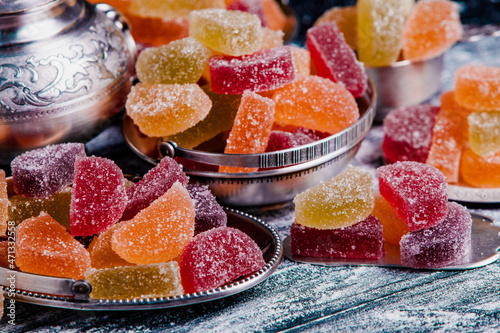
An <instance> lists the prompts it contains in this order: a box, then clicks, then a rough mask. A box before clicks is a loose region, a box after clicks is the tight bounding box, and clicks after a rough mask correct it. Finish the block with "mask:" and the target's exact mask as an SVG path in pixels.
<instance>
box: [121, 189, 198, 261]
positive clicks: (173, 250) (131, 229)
mask: <svg viewBox="0 0 500 333" xmlns="http://www.w3.org/2000/svg"><path fill="white" fill-rule="evenodd" d="M194 221H195V208H194V204H193V201H192V200H191V198H190V197H189V193H188V191H187V190H186V188H184V187H183V186H182V185H181V183H179V182H175V183H174V184H173V185H172V187H170V189H169V190H168V191H167V192H165V194H163V195H162V196H161V197H159V198H158V199H156V200H155V201H153V202H152V203H151V204H150V205H149V206H148V207H146V208H144V209H143V210H141V211H140V212H139V213H138V214H137V215H136V216H135V217H134V218H133V219H131V220H129V221H124V222H121V223H120V224H119V225H118V226H117V228H116V230H115V232H114V233H113V236H111V248H112V249H113V250H114V251H115V252H116V253H118V255H119V256H120V257H122V258H123V259H125V260H126V261H128V262H131V263H134V264H153V263H160V262H167V261H170V260H172V259H173V258H175V257H177V256H178V255H179V254H181V252H182V249H183V248H184V246H185V245H186V244H187V243H188V242H189V241H190V240H191V238H192V237H193V233H194Z"/></svg>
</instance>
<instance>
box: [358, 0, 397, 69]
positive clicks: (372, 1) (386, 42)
mask: <svg viewBox="0 0 500 333" xmlns="http://www.w3.org/2000/svg"><path fill="white" fill-rule="evenodd" d="M356 6H357V13H358V20H357V25H358V57H359V60H360V61H362V62H364V63H365V65H367V66H370V67H379V66H388V65H390V64H392V63H393V62H395V61H396V60H397V59H398V56H399V53H400V50H401V38H402V36H403V27H404V20H405V12H404V6H403V4H402V3H401V1H400V0H389V1H381V0H358V2H357V4H356Z"/></svg>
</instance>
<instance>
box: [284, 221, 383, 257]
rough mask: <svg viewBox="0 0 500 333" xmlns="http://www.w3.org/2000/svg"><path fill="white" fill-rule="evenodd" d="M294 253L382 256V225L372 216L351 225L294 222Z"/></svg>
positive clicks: (314, 255)
mask: <svg viewBox="0 0 500 333" xmlns="http://www.w3.org/2000/svg"><path fill="white" fill-rule="evenodd" d="M290 249H291V251H292V254H294V255H297V256H302V257H313V258H337V259H380V258H382V257H383V255H384V238H383V233H382V224H380V221H379V220H378V219H377V218H376V217H374V216H373V215H369V216H368V217H367V218H365V219H364V220H362V221H360V222H358V223H356V224H353V225H351V226H348V227H342V228H338V229H316V228H311V227H306V226H303V225H300V224H298V223H293V224H292V226H291V228H290Z"/></svg>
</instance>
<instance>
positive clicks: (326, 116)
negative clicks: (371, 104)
mask: <svg viewBox="0 0 500 333" xmlns="http://www.w3.org/2000/svg"><path fill="white" fill-rule="evenodd" d="M273 99H274V101H275V102H276V114H275V122H276V123H277V124H279V125H282V126H286V125H294V126H302V127H306V128H309V129H312V130H317V131H322V132H328V133H331V134H334V133H337V132H340V131H342V130H343V129H345V128H347V127H349V126H351V125H352V124H354V123H355V122H356V121H357V120H358V119H359V109H358V105H357V104H356V100H355V99H354V97H353V96H352V94H351V93H350V92H349V91H347V90H346V89H345V88H344V87H342V86H341V85H340V84H337V83H335V82H332V81H331V80H328V79H325V78H321V77H319V76H299V77H297V79H296V80H295V81H294V82H292V83H291V84H289V85H287V86H285V87H283V88H280V89H277V90H276V91H275V92H274V94H273ZM332 110H335V112H332Z"/></svg>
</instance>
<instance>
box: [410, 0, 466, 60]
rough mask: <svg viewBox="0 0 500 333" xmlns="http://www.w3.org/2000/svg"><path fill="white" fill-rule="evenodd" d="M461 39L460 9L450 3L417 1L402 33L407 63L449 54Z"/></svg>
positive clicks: (443, 1) (444, 1) (434, 0)
mask: <svg viewBox="0 0 500 333" xmlns="http://www.w3.org/2000/svg"><path fill="white" fill-rule="evenodd" d="M460 38H462V24H461V23H460V15H459V12H458V5H457V4H456V3H454V2H453V1H449V0H427V1H418V2H417V3H416V4H415V6H414V8H413V10H412V11H411V13H410V15H409V16H408V18H407V19H406V22H405V25H404V29H403V39H402V50H403V57H404V59H409V60H426V59H430V58H433V57H435V56H438V55H440V54H442V53H444V52H445V51H446V50H448V49H449V48H450V47H451V46H452V45H453V44H455V43H456V42H457V41H459V40H460Z"/></svg>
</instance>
